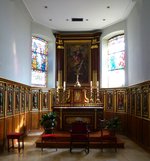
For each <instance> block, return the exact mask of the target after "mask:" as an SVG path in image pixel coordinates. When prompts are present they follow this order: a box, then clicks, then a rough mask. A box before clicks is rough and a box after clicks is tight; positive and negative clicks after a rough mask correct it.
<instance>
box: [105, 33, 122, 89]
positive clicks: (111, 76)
mask: <svg viewBox="0 0 150 161" xmlns="http://www.w3.org/2000/svg"><path fill="white" fill-rule="evenodd" d="M106 46H107V52H105V53H104V54H105V55H103V60H104V62H105V65H103V66H102V70H104V71H105V72H102V73H103V74H102V77H103V78H102V86H103V87H108V88H110V87H122V86H125V41H124V34H122V35H117V36H115V37H112V38H110V39H108V40H107V45H106ZM105 51H106V50H105ZM103 81H105V82H103Z"/></svg>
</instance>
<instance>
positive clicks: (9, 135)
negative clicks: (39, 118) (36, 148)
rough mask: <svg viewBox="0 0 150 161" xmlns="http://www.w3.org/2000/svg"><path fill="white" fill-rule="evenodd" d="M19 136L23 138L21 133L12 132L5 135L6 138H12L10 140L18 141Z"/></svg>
mask: <svg viewBox="0 0 150 161" xmlns="http://www.w3.org/2000/svg"><path fill="white" fill-rule="evenodd" d="M21 136H23V133H19V132H12V133H8V134H7V138H12V139H18V138H19V137H21Z"/></svg>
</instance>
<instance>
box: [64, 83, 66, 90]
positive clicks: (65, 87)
mask: <svg viewBox="0 0 150 161" xmlns="http://www.w3.org/2000/svg"><path fill="white" fill-rule="evenodd" d="M65 90H66V82H65V81H64V91H65Z"/></svg>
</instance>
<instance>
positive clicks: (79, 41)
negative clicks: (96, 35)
mask: <svg viewBox="0 0 150 161" xmlns="http://www.w3.org/2000/svg"><path fill="white" fill-rule="evenodd" d="M85 42H91V40H64V43H85Z"/></svg>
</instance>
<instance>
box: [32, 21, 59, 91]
mask: <svg viewBox="0 0 150 161" xmlns="http://www.w3.org/2000/svg"><path fill="white" fill-rule="evenodd" d="M32 35H35V36H39V37H41V38H43V39H45V40H47V41H48V44H49V50H48V65H49V66H48V88H54V87H55V73H56V71H55V70H56V66H55V64H56V54H55V52H56V51H55V37H54V35H53V33H52V31H51V30H50V29H49V28H47V27H45V26H43V25H40V24H38V23H35V22H33V23H32Z"/></svg>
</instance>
